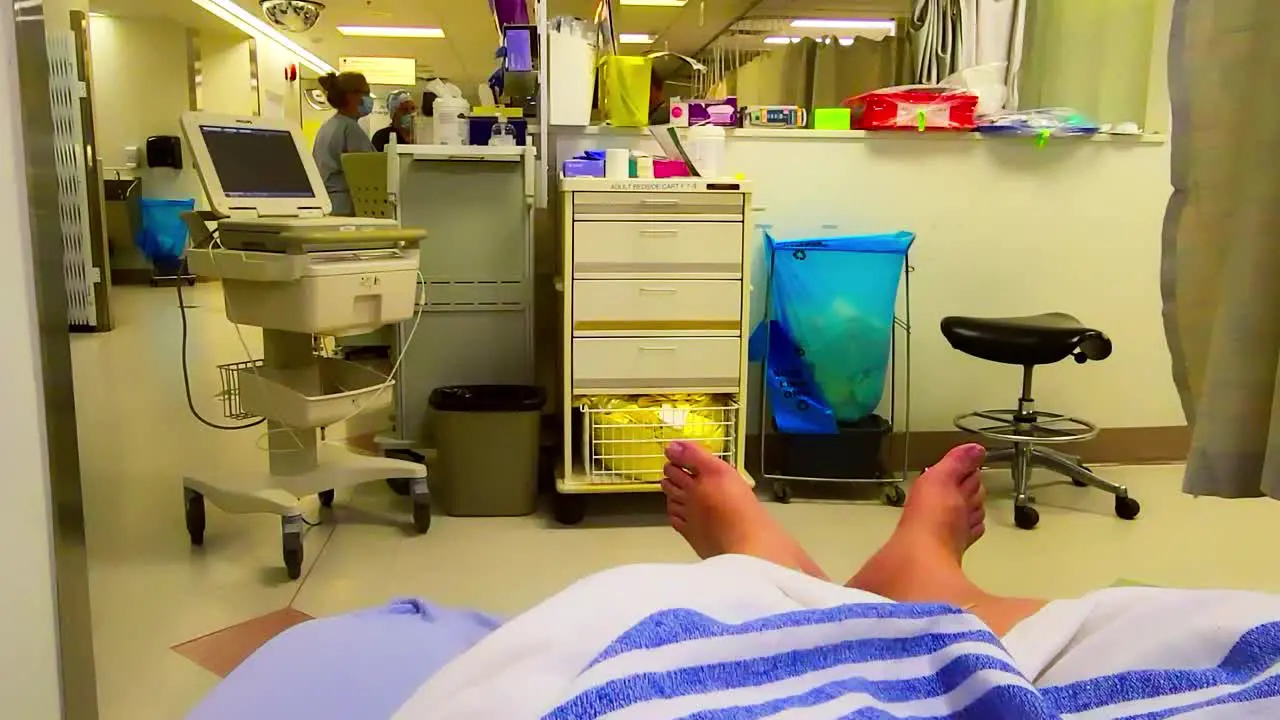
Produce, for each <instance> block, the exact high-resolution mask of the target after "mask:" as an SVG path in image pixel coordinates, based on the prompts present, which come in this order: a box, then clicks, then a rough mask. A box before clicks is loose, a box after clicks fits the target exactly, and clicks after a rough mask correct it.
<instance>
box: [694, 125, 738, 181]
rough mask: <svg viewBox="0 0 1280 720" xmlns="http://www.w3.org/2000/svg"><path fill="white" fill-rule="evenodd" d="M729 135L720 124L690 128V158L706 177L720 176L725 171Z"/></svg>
mask: <svg viewBox="0 0 1280 720" xmlns="http://www.w3.org/2000/svg"><path fill="white" fill-rule="evenodd" d="M727 141H728V136H727V135H726V134H725V131H724V128H722V127H720V126H718V125H698V126H696V127H692V128H689V148H688V150H689V159H690V160H692V161H693V166H694V168H695V169H697V171H698V175H700V176H702V177H704V178H718V177H721V175H722V174H723V172H724V156H725V146H726V144H727Z"/></svg>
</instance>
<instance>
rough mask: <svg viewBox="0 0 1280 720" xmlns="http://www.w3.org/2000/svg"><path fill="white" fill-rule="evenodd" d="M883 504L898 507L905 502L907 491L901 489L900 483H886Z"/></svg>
mask: <svg viewBox="0 0 1280 720" xmlns="http://www.w3.org/2000/svg"><path fill="white" fill-rule="evenodd" d="M884 504H885V505H888V506H889V507H896V508H900V507H902V506H903V505H906V504H907V491H906V490H903V489H902V486H901V485H898V484H896V483H895V484H893V485H886V486H885V488H884Z"/></svg>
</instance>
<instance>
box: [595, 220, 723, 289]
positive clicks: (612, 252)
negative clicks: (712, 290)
mask: <svg viewBox="0 0 1280 720" xmlns="http://www.w3.org/2000/svg"><path fill="white" fill-rule="evenodd" d="M743 231H744V225H743V224H742V223H741V222H601V221H594V222H575V223H574V224H573V273H574V275H575V276H577V277H589V276H591V275H599V274H625V273H629V274H659V275H662V274H666V275H670V274H694V273H697V274H707V275H716V276H720V277H726V278H741V277H742V261H743V257H742V254H743V246H744V245H745V241H744V238H743Z"/></svg>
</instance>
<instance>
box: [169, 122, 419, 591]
mask: <svg viewBox="0 0 1280 720" xmlns="http://www.w3.org/2000/svg"><path fill="white" fill-rule="evenodd" d="M182 126H183V131H184V133H185V134H186V137H187V140H188V142H189V143H190V144H191V147H192V149H193V152H194V155H195V163H196V169H197V170H198V172H199V174H200V178H201V181H202V182H203V183H204V186H205V190H206V192H207V193H208V195H209V200H210V205H211V206H212V207H213V208H214V210H215V212H217V213H218V214H219V215H220V216H221V217H223V218H225V219H223V220H221V221H219V223H218V235H217V239H216V240H215V241H213V242H212V244H209V245H208V246H207V247H197V248H193V249H192V250H191V251H189V253H188V258H189V261H190V264H191V267H192V270H193V271H195V272H196V273H198V274H200V275H203V276H206V277H213V278H218V279H221V281H222V284H223V292H224V294H225V296H226V314H227V319H228V320H230V321H231V322H233V323H236V324H238V325H248V326H253V327H260V328H262V338H263V348H264V352H263V357H262V359H261V360H257V359H253V358H250V359H247V360H246V361H244V362H242V363H235V364H232V365H228V366H222V368H221V370H222V374H223V378H224V385H225V386H226V388H225V389H226V392H225V394H224V401H225V406H226V408H227V409H228V412H227V414H228V415H229V416H231V417H234V418H241V419H243V418H250V417H262V418H266V419H267V421H268V422H267V444H268V458H269V459H268V469H267V470H266V471H264V472H260V473H256V474H251V475H247V476H246V475H231V474H224V475H217V474H209V473H198V474H193V475H190V476H188V477H185V478H184V479H183V487H184V495H185V505H186V520H187V530H188V532H189V533H190V536H191V542H192V543H193V544H195V545H202V544H203V543H204V533H205V501H206V500H208V501H209V502H212V503H213V504H214V505H216V506H218V507H219V508H221V509H223V510H225V511H227V512H231V513H266V514H274V515H279V516H280V518H281V543H282V550H283V555H284V563H285V567H286V569H287V570H288V574H289V577H290V578H291V579H297V578H298V577H300V576H301V574H302V564H303V543H302V539H303V533H304V530H305V526H306V520H305V518H304V516H303V508H302V502H303V498H307V497H310V496H315V495H318V496H319V497H320V499H321V502H322V504H324V505H326V506H328V505H330V504H332V502H333V500H334V491H335V490H337V489H342V488H348V487H352V486H355V485H359V484H363V483H369V482H383V481H385V480H387V479H392V478H404V479H406V480H407V481H408V482H409V484H410V487H411V492H412V494H413V498H414V525H415V527H416V528H417V530H419V531H420V532H426V531H427V530H428V528H429V527H430V522H431V505H430V494H429V492H428V490H427V482H426V478H427V469H426V467H425V466H423V465H422V464H420V463H414V462H407V461H403V460H395V459H388V458H381V457H371V456H366V455H359V454H356V453H354V452H352V451H350V450H348V449H346V448H345V447H337V446H332V445H328V444H325V443H322V442H321V440H320V438H319V437H318V434H319V432H318V431H319V430H320V429H321V428H324V427H327V426H330V425H336V424H340V423H343V422H346V421H349V420H351V419H353V418H355V417H357V416H359V415H361V414H363V413H366V412H372V411H377V410H382V409H385V408H386V407H387V406H388V405H389V404H390V402H391V398H392V390H393V388H394V385H395V382H394V379H393V378H394V375H395V370H394V369H393V370H392V372H391V376H387V375H383V374H382V373H379V372H377V371H375V370H373V369H370V368H368V367H366V366H363V365H359V364H356V363H351V362H347V361H345V360H340V359H337V358H330V357H322V356H321V355H319V354H317V352H316V349H315V348H316V343H315V336H316V335H333V334H340V333H349V332H356V331H362V330H374V329H377V328H380V327H383V326H385V325H389V324H392V323H396V322H400V321H402V320H405V319H408V318H411V317H413V313H414V307H415V304H416V300H417V289H418V276H419V273H418V244H419V242H420V241H421V240H422V239H423V238H425V237H426V232H425V231H422V230H412V229H402V228H400V227H399V226H398V224H397V223H396V222H395V221H394V220H382V219H363V218H349V217H330V216H328V213H329V211H330V209H331V206H330V202H329V198H328V195H327V194H326V193H325V190H324V185H323V183H322V181H321V179H320V173H319V170H318V169H317V168H316V165H315V162H314V160H313V159H312V157H311V153H310V152H307V150H306V148H305V145H304V140H303V137H302V134H301V132H300V131H299V130H298V128H296V127H294V126H291V125H289V124H287V123H286V122H284V121H277V120H271V119H266V118H258V117H252V118H247V117H231V116H221V115H212V114H206V113H188V114H187V115H185V116H183V121H182ZM246 352H248V351H247V350H246Z"/></svg>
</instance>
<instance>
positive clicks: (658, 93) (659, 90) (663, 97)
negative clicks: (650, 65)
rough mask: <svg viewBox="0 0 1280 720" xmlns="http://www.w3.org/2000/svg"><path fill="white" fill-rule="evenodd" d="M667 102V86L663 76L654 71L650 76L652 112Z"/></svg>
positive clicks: (650, 106)
mask: <svg viewBox="0 0 1280 720" xmlns="http://www.w3.org/2000/svg"><path fill="white" fill-rule="evenodd" d="M666 101H667V84H666V82H664V81H663V79H662V76H661V75H659V74H658V71H657V70H654V71H653V72H651V73H650V74H649V110H650V111H651V112H652V111H653V110H655V109H656V108H657V107H658V106H659V105H661V104H662V103H664V102H666Z"/></svg>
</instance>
